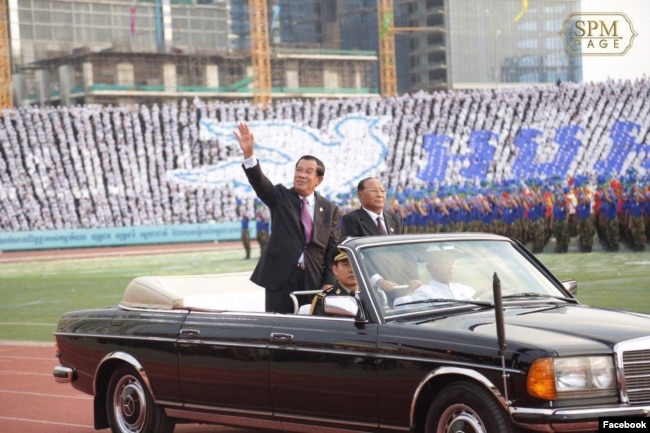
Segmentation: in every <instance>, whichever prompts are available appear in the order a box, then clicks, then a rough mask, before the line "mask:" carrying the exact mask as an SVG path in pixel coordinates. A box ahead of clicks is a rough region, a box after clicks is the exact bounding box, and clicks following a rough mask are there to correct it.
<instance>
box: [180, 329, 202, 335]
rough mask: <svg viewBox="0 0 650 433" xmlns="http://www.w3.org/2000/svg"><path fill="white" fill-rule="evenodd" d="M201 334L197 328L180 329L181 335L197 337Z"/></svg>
mask: <svg viewBox="0 0 650 433" xmlns="http://www.w3.org/2000/svg"><path fill="white" fill-rule="evenodd" d="M199 335H201V331H199V330H198V329H181V336H182V337H197V336H199Z"/></svg>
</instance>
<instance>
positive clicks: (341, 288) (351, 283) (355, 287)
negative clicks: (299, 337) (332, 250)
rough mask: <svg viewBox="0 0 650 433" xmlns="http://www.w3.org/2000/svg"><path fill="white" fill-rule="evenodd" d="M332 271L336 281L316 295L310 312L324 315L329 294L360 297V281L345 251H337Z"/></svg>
mask: <svg viewBox="0 0 650 433" xmlns="http://www.w3.org/2000/svg"><path fill="white" fill-rule="evenodd" d="M332 261H333V264H332V273H333V274H334V276H335V277H336V282H335V283H334V285H333V286H332V287H330V288H329V289H325V290H323V291H321V292H320V293H318V294H317V295H316V296H314V299H313V301H312V302H311V310H310V314H312V315H317V316H324V315H325V311H324V309H323V304H324V302H323V300H324V299H325V298H326V297H327V296H346V295H347V296H354V297H356V298H357V299H358V297H359V294H358V292H359V283H358V282H357V276H356V275H355V273H354V269H353V268H352V265H351V264H350V260H349V259H348V256H347V254H345V253H344V252H337V253H336V255H335V256H334V259H333V260H332Z"/></svg>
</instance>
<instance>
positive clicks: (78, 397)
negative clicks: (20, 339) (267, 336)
mask: <svg viewBox="0 0 650 433" xmlns="http://www.w3.org/2000/svg"><path fill="white" fill-rule="evenodd" d="M215 248H239V249H241V248H242V247H241V243H240V242H222V243H218V244H215V243H212V242H210V243H199V244H170V245H143V246H130V247H106V248H83V249H62V250H44V251H28V252H4V253H2V254H0V263H9V262H21V261H27V262H38V261H43V260H55V259H60V258H89V257H107V256H125V255H138V254H157V253H159V254H164V253H170V252H184V251H194V252H196V251H201V250H205V251H207V250H214V249H215ZM56 365H57V360H56V357H55V356H54V345H53V344H50V343H16V342H0V432H2V433H93V432H96V430H95V429H94V427H93V400H92V397H91V396H89V395H86V394H83V393H81V392H79V391H77V390H75V389H74V388H72V386H71V385H69V384H59V383H56V382H55V380H54V377H53V376H52V370H53V369H54V367H55V366H56ZM103 431H108V430H103ZM175 432H176V433H261V431H260V430H250V429H236V428H231V427H223V426H211V425H202V424H183V425H178V426H176V430H175Z"/></svg>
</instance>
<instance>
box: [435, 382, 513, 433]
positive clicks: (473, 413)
mask: <svg viewBox="0 0 650 433" xmlns="http://www.w3.org/2000/svg"><path fill="white" fill-rule="evenodd" d="M424 431H425V432H426V433H460V432H464V433H513V432H514V430H513V427H512V423H511V422H510V420H509V419H507V417H506V415H505V412H504V411H503V408H501V407H500V406H499V404H498V402H497V401H496V400H495V399H494V396H492V395H491V394H490V393H489V392H488V391H487V390H485V389H484V388H482V387H480V386H479V385H476V384H474V383H471V382H456V383H452V384H449V385H447V386H446V387H444V388H443V389H442V390H441V391H440V392H439V393H438V396H437V397H436V398H435V399H434V400H433V403H431V407H430V408H429V412H428V413H427V420H426V424H425V430H424Z"/></svg>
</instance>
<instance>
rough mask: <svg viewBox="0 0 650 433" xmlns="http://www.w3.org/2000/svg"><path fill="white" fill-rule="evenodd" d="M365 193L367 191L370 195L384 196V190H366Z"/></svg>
mask: <svg viewBox="0 0 650 433" xmlns="http://www.w3.org/2000/svg"><path fill="white" fill-rule="evenodd" d="M365 191H368V192H369V193H371V194H381V195H384V194H386V190H385V189H366V190H365Z"/></svg>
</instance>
